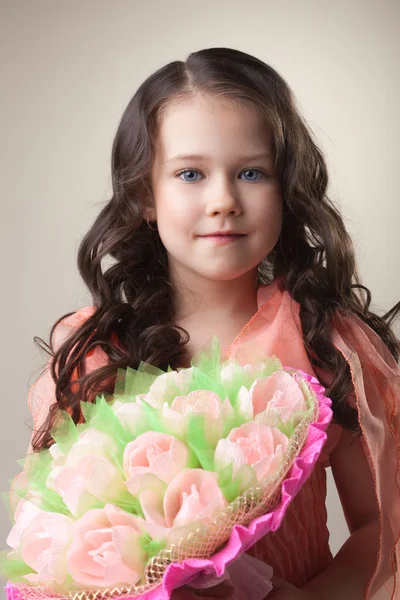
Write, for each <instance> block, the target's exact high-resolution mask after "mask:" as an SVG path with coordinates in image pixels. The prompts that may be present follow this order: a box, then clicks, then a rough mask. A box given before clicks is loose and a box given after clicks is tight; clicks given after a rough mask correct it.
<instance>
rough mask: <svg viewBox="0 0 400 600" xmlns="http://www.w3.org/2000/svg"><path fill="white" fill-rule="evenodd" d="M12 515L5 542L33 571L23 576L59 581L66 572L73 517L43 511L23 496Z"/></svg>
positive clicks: (64, 577)
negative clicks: (11, 527)
mask: <svg viewBox="0 0 400 600" xmlns="http://www.w3.org/2000/svg"><path fill="white" fill-rule="evenodd" d="M15 519H16V523H15V525H14V527H13V529H12V530H11V532H10V534H9V536H8V538H7V543H8V545H9V546H11V548H14V549H18V551H19V553H20V555H21V558H22V560H23V561H24V562H25V563H26V564H27V565H28V566H29V567H31V569H34V571H36V573H30V574H29V575H26V576H25V578H26V579H27V580H28V581H29V583H31V584H32V585H34V584H40V583H44V582H51V581H56V582H57V583H58V584H60V585H61V584H63V583H64V582H65V580H66V578H67V576H68V571H67V563H66V557H67V549H68V546H69V543H70V540H71V535H72V526H73V520H72V519H71V518H69V517H67V516H65V515H62V514H59V513H52V512H45V511H43V510H41V509H40V508H38V507H37V506H35V505H34V504H32V503H31V502H29V501H27V500H21V501H20V502H19V504H18V508H17V511H16V514H15Z"/></svg>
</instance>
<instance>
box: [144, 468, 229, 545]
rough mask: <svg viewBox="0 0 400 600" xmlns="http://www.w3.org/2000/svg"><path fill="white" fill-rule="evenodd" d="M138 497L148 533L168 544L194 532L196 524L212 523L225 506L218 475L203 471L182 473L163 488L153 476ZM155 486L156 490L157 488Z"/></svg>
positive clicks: (191, 470)
mask: <svg viewBox="0 0 400 600" xmlns="http://www.w3.org/2000/svg"><path fill="white" fill-rule="evenodd" d="M149 477H152V478H153V480H152V481H150V480H149V481H148V482H147V486H146V488H145V489H143V490H142V491H141V492H140V493H139V499H140V503H141V506H142V510H143V512H144V515H145V518H146V523H144V522H143V526H144V527H145V529H146V531H147V533H148V534H149V535H150V536H151V537H152V538H153V539H164V540H166V542H167V544H170V543H175V542H176V541H177V540H179V539H180V538H181V537H184V536H187V535H188V533H190V532H191V531H193V530H194V529H196V527H197V526H198V525H199V522H203V523H207V522H209V521H210V520H212V519H213V518H214V516H215V514H216V512H218V510H220V509H223V508H225V507H226V506H227V505H228V502H227V500H226V499H225V497H224V496H223V494H222V492H221V490H220V488H219V487H218V475H217V474H216V473H212V472H211V471H204V470H203V469H184V471H182V473H180V474H179V475H178V476H177V477H175V479H173V480H172V481H171V483H170V484H169V486H168V488H167V489H166V490H165V485H164V484H163V483H162V482H161V481H160V480H157V478H156V477H155V476H154V475H151V476H149ZM157 482H158V486H157Z"/></svg>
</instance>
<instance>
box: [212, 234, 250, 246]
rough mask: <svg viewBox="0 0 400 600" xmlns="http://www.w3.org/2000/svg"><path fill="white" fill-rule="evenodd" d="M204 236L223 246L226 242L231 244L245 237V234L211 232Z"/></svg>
mask: <svg viewBox="0 0 400 600" xmlns="http://www.w3.org/2000/svg"><path fill="white" fill-rule="evenodd" d="M201 237H202V238H204V239H206V240H210V241H212V242H214V243H215V244H217V245H218V246H223V245H225V244H231V243H232V242H237V241H238V240H240V239H241V238H243V237H245V236H244V234H240V233H211V234H209V235H203V236H201Z"/></svg>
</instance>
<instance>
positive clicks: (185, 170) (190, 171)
mask: <svg viewBox="0 0 400 600" xmlns="http://www.w3.org/2000/svg"><path fill="white" fill-rule="evenodd" d="M187 173H195V174H197V175H200V173H199V172H198V171H195V170H194V169H184V170H183V171H180V172H179V173H177V174H176V177H180V176H181V175H186V174H187ZM182 181H185V182H186V183H194V182H196V181H197V179H194V178H193V177H190V178H189V179H182Z"/></svg>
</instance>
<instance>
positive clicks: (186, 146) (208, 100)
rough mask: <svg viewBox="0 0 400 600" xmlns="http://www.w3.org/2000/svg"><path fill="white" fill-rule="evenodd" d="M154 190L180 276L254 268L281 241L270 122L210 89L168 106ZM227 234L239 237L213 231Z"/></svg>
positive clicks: (230, 274)
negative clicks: (268, 131)
mask: <svg viewBox="0 0 400 600" xmlns="http://www.w3.org/2000/svg"><path fill="white" fill-rule="evenodd" d="M152 189H153V209H151V210H150V212H147V215H146V216H149V217H150V219H151V220H154V221H157V227H158V231H159V235H160V238H161V241H162V242H163V244H164V246H165V248H166V250H167V252H168V257H169V265H170V269H171V274H174V276H175V277H177V278H178V280H179V281H180V282H183V283H186V282H188V281H190V280H193V277H195V278H196V279H197V278H202V279H207V280H219V281H227V280H233V279H238V278H240V277H243V276H244V275H245V274H249V272H253V271H254V273H255V274H256V273H257V266H258V264H259V263H260V262H261V261H262V260H263V259H265V258H266V256H267V255H268V254H269V253H270V252H271V250H272V249H273V248H274V246H275V244H276V243H277V241H278V238H279V234H280V231H281V225H282V196H281V191H280V187H279V185H278V181H277V178H276V177H275V174H274V172H273V162H272V157H271V156H270V144H269V137H268V133H267V130H266V127H265V124H264V122H263V121H262V119H261V118H260V117H259V116H257V114H256V112H255V111H254V110H252V109H251V108H248V107H245V106H240V107H239V106H237V105H236V106H234V105H233V104H228V103H227V102H221V101H220V100H218V99H216V98H213V97H210V96H204V95H197V96H196V97H195V98H193V99H191V100H188V101H185V102H183V103H180V104H176V105H169V106H168V107H167V108H166V110H165V112H164V114H163V117H162V120H161V122H160V127H159V131H158V138H157V150H156V156H155V160H154V165H153V169H152ZM223 232H229V233H233V234H237V235H231V236H229V237H226V236H225V237H224V236H221V235H214V236H210V234H213V233H214V234H215V233H217V234H220V233H223ZM239 234H240V235H239Z"/></svg>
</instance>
